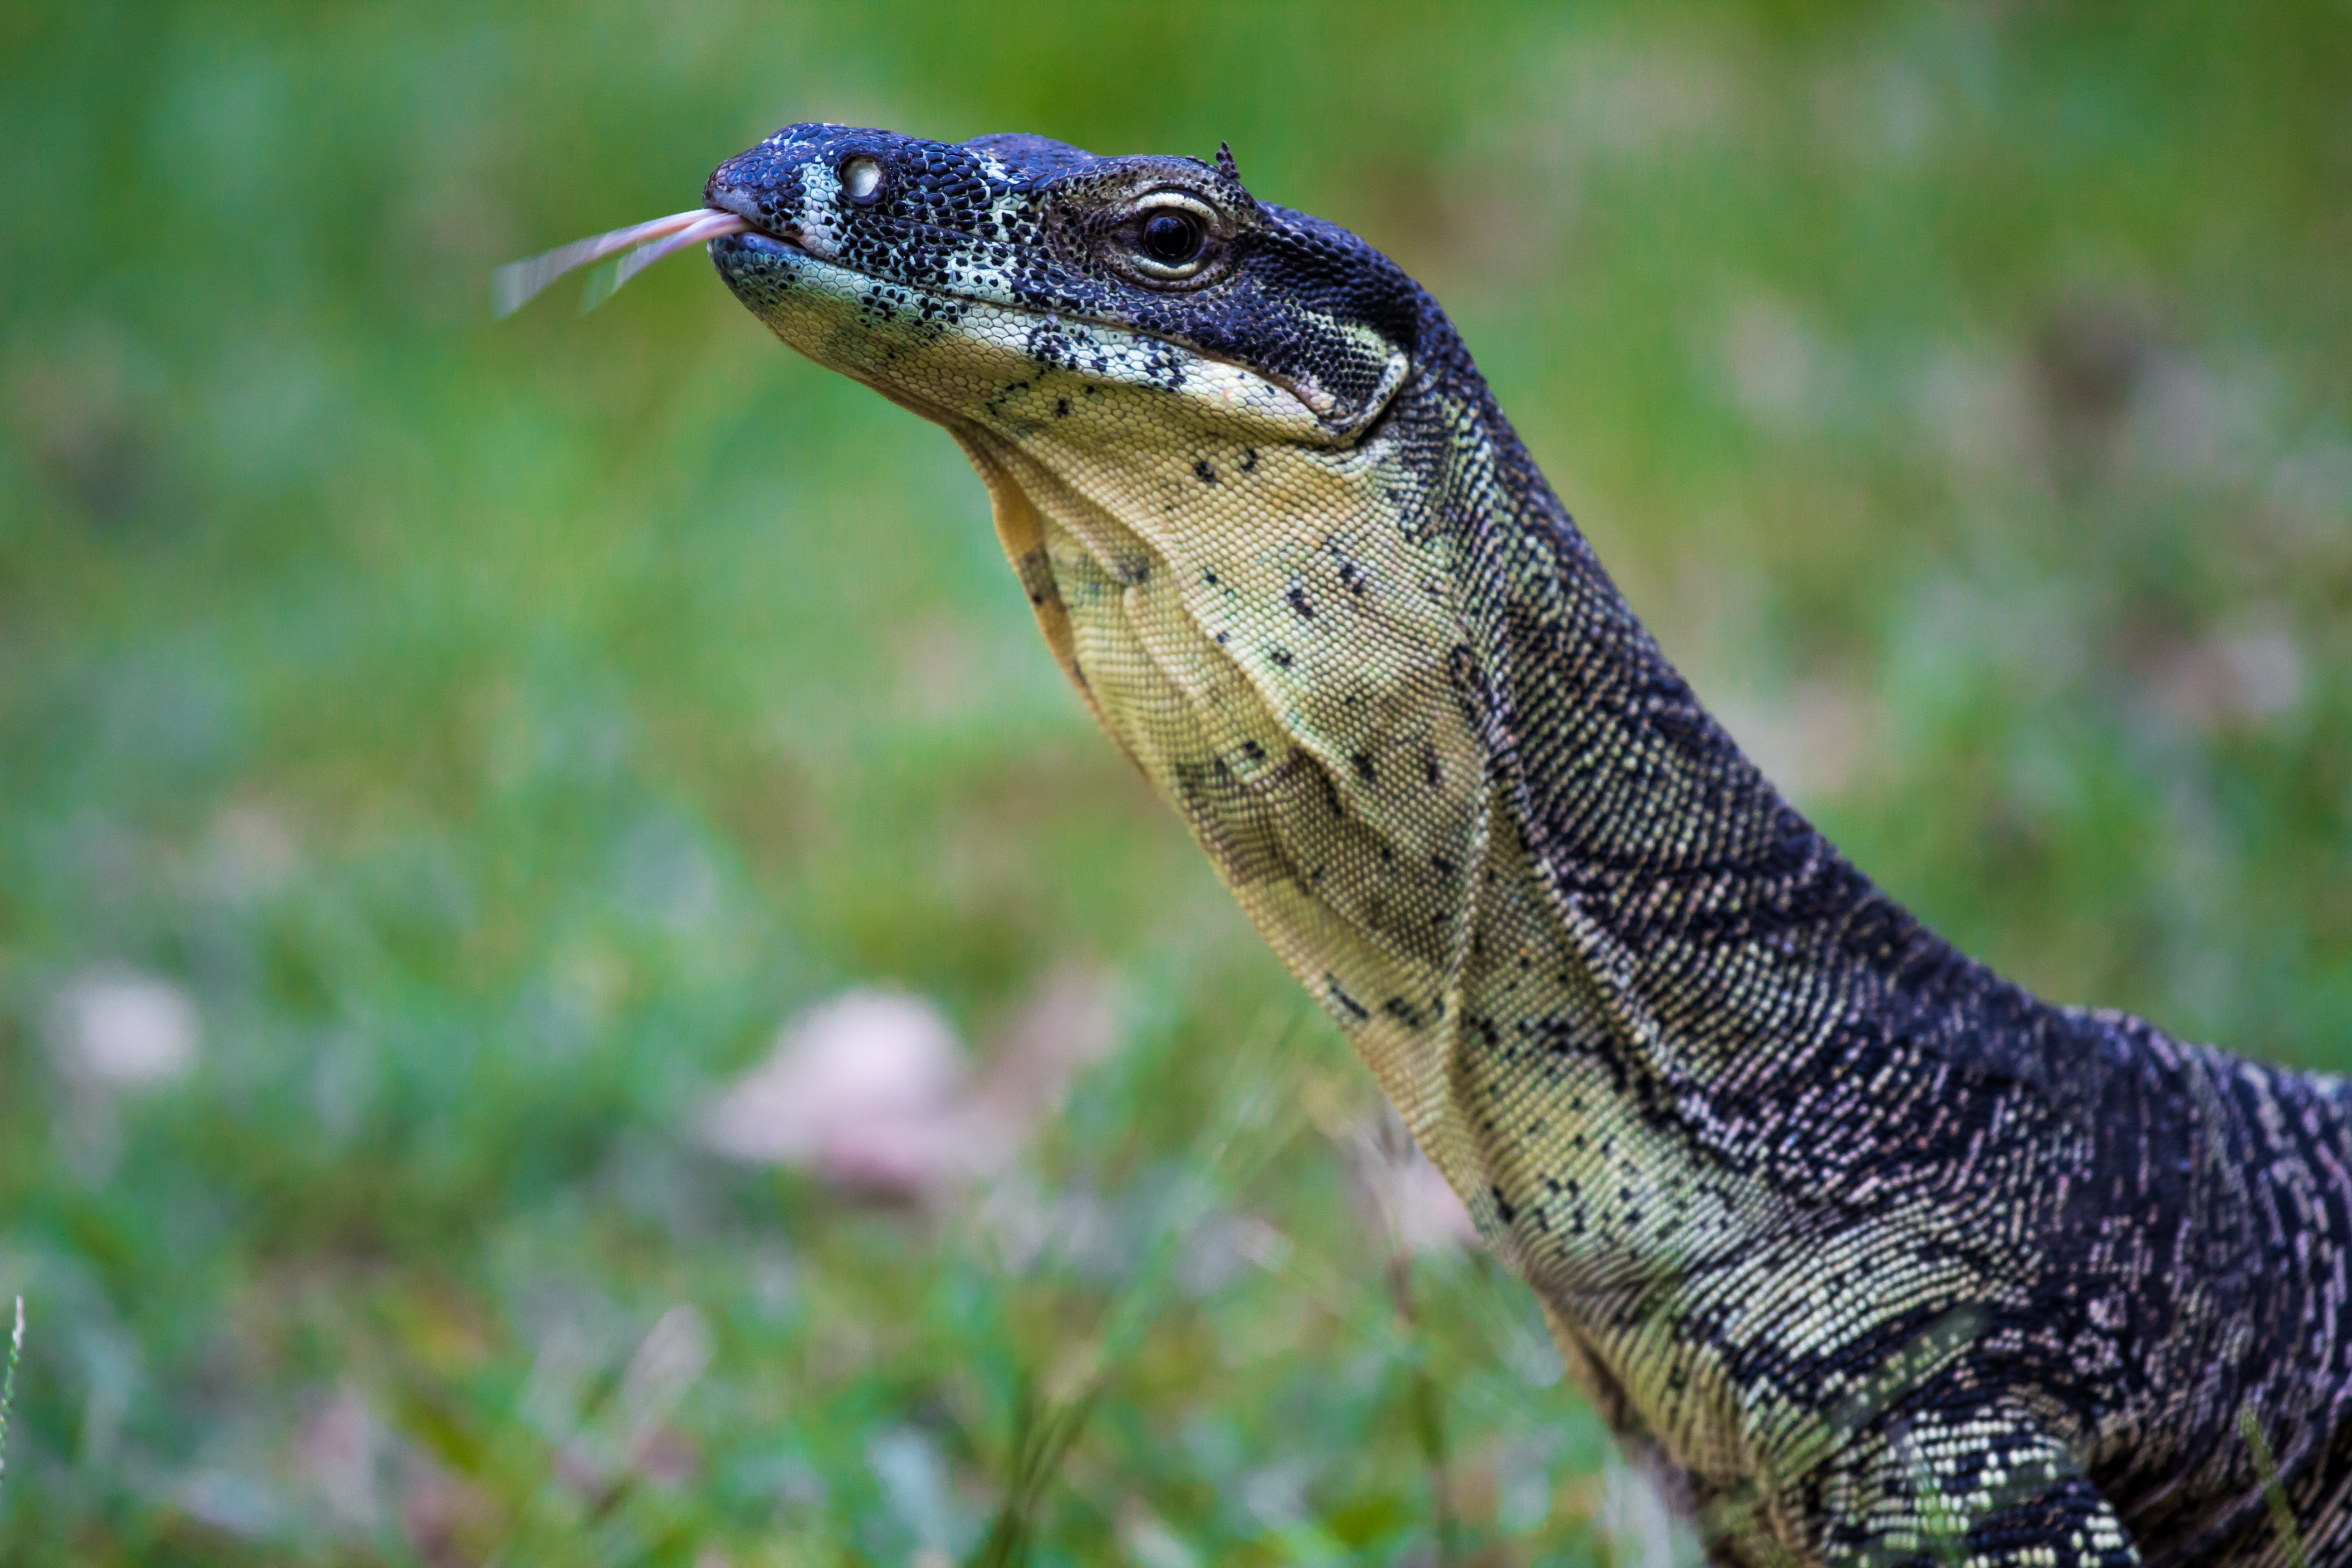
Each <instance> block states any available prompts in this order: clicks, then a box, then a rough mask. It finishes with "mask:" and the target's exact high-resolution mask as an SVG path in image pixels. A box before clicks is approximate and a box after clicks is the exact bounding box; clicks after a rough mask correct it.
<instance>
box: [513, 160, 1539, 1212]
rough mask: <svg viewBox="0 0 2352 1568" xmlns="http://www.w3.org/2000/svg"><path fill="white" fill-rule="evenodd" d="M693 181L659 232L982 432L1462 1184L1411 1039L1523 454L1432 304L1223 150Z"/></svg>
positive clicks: (935, 163) (1452, 854) (1138, 759)
mask: <svg viewBox="0 0 2352 1568" xmlns="http://www.w3.org/2000/svg"><path fill="white" fill-rule="evenodd" d="M704 201H705V204H706V205H705V207H704V208H703V209H702V211H701V212H700V213H698V214H681V215H679V216H677V217H676V218H673V219H665V220H659V224H660V225H666V226H668V227H664V228H663V229H662V232H664V233H670V232H671V230H672V229H673V228H674V229H675V233H674V234H673V235H672V239H671V240H670V241H667V242H665V243H669V244H676V243H685V242H688V241H690V240H693V239H701V238H707V239H708V240H709V247H710V255H711V258H712V260H713V261H714V263H715V264H716V265H717V267H718V269H719V275H720V276H721V277H722V278H723V279H726V281H727V283H728V284H729V286H730V288H732V289H734V291H735V293H736V295H737V297H738V298H740V300H742V301H743V303H744V304H745V305H747V306H748V307H749V308H750V309H751V310H752V312H753V313H754V314H756V315H757V316H758V317H759V318H760V319H761V321H764V322H765V323H766V324H767V325H768V326H769V327H770V328H771V329H772V331H774V332H775V333H776V335H777V336H778V337H780V338H782V340H783V341H784V342H786V343H787V344H789V345H791V346H792V347H793V348H794V349H797V350H799V351H800V352H801V353H803V354H805V355H807V356H808V357H809V358H811V359H813V360H814V361H816V362H817V363H820V364H822V365H824V366H827V367H828V368H831V369H833V370H836V371H839V372H841V373H842V374H846V375H848V376H851V377H853V378H855V379H856V380H858V381H860V382H863V383H865V384H867V385H869V386H871V387H873V388H875V389H876V390H877V391H879V392H880V393H882V394H883V395H885V396H887V397H889V398H891V399H892V400H894V401H896V402H898V403H899V404H901V405H904V406H906V407H908V408H909V409H912V410H913V411H915V412H916V413H919V414H920V415H922V416H925V417H927V418H929V419H931V420H933V421H935V422H936V423H938V424H940V425H941V426H944V427H946V428H947V429H948V430H949V431H950V433H951V434H952V435H953V436H954V437H956V439H957V440H958V441H959V442H960V443H961V445H962V447H963V448H964V451H965V452H966V454H967V455H968V456H969V457H970V458H971V461H972V463H973V466H974V467H975V468H978V469H979V471H980V474H981V477H982V480H983V481H984V482H985V483H986V484H987V486H988V489H989V491H990V496H991V499H992V502H993V505H994V514H995V522H996V529H997V532H998V536H999V538H1000V541H1001V542H1002V543H1003V546H1004V550H1005V553H1006V555H1007V556H1008V557H1009V558H1010V559H1011V561H1012V563H1013V566H1014V568H1015V571H1016V573H1017V574H1018V576H1019V578H1020V581H1021V584H1022V586H1023V588H1024V590H1025V592H1026V593H1027V595H1028V597H1029V600H1030V603H1031V605H1032V607H1033V609H1034V612H1035V615H1036V617H1037V621H1038V625H1039V626H1040V628H1041V629H1042V630H1043V631H1044V632H1045V637H1046V640H1047V642H1048V643H1049V644H1050V645H1051V646H1052V647H1053V649H1054V651H1055V656H1056V657H1057V658H1059V659H1060V661H1061V663H1062V666H1063V668H1064V669H1065V671H1066V673H1067V674H1068V676H1069V677H1070V679H1072V681H1073V683H1074V684H1075V685H1076V687H1077V689H1078V690H1079V691H1080V693H1081V694H1082V696H1083V697H1084V698H1085V700H1086V701H1087V704H1088V706H1089V707H1090V708H1091V709H1092V710H1093V712H1094V715H1095V717H1096V719H1097V721H1099V722H1100V723H1101V725H1102V727H1103V729H1104V730H1105V731H1107V732H1108V734H1109V735H1110V736H1111V738H1112V739H1113V740H1114V741H1116V742H1118V744H1119V745H1120V747H1121V748H1122V749H1124V750H1125V751H1126V752H1127V753H1128V755H1129V757H1130V758H1131V759H1133V761H1134V762H1135V763H1136V764H1137V766H1138V767H1139V769H1140V770H1141V771H1142V773H1144V775H1145V776H1146V777H1147V778H1148V779H1149V780H1150V782H1151V784H1153V785H1154V786H1155V787H1156V788H1157V789H1158V790H1159V791H1160V794H1161V795H1164V796H1166V797H1167V798H1168V799H1169V800H1170V802H1171V804H1173V805H1175V806H1176V807H1177V809H1178V810H1179V811H1180V812H1181V814H1182V815H1183V816H1184V817H1185V819H1186V821H1187V823H1188V825H1189V826H1191V827H1192V832H1193V834H1194V836H1195V837H1197V838H1198V839H1199V840H1200V842H1201V844H1202V847H1203V848H1205V849H1206V850H1207V851H1208V853H1209V855H1210V857H1211V858H1212V859H1213V861H1214V862H1215V864H1216V866H1217V868H1218V870H1219V872H1220V874H1221V875H1222V876H1223V879H1224V880H1225V882H1226V883H1227V885H1228V886H1230V887H1231V888H1232V889H1234V893H1235V894H1236V896H1237V897H1238V898H1239V899H1240V900H1241V902H1242V904H1243V907H1244V909H1245V910H1247V911H1248V913H1249V915H1250V917H1251V919H1252V920H1253V921H1255V923H1256V924H1257V926H1258V928H1259V929H1260V931H1263V932H1264V933H1265V935H1266V937H1267V938H1268V939H1269V940H1270V941H1271V942H1272V943H1273V944H1274V946H1275V948H1276V951H1277V952H1280V953H1281V955H1282V956H1283V958H1284V959H1285V961H1286V963H1288V964H1289V965H1290V967H1291V969H1292V970H1293V972H1294V973H1297V975H1298V977H1299V978H1300V979H1301V980H1302V981H1303V982H1305V983H1306V984H1307V986H1308V988H1309V989H1310V990H1311V991H1313V992H1314V993H1315V994H1317V995H1318V997H1320V998H1321V999H1322V1001H1323V1002H1324V1005H1326V1007H1327V1008H1328V1009H1329V1010H1330V1011H1331V1012H1332V1013H1333V1015H1334V1016H1336V1017H1338V1018H1339V1021H1340V1022H1341V1024H1342V1025H1343V1026H1346V1027H1347V1028H1348V1029H1349V1032H1350V1034H1351V1036H1352V1037H1354V1038H1355V1040H1356V1041H1357V1044H1358V1045H1359V1047H1360V1048H1361V1049H1363V1050H1364V1052H1365V1054H1366V1056H1367V1058H1369V1059H1370V1061H1371V1062H1372V1064H1373V1066H1374V1068H1375V1069H1376V1071H1377V1072H1378V1073H1379V1075H1380V1076H1381V1080H1382V1082H1383V1085H1384V1086H1385V1087H1386V1088H1387V1089H1388V1090H1389V1092H1390V1095H1391V1099H1392V1100H1395V1101H1396V1102H1397V1104H1398V1105H1399V1106H1400V1107H1402V1109H1403V1110H1404V1111H1405V1115H1406V1120H1407V1122H1408V1124H1410V1125H1412V1127H1413V1128H1414V1129H1415V1131H1416V1133H1417V1134H1418V1135H1421V1136H1423V1138H1424V1140H1425V1142H1427V1143H1428V1146H1430V1147H1432V1148H1433V1150H1435V1151H1437V1152H1438V1155H1439V1158H1440V1161H1441V1163H1444V1164H1446V1166H1447V1168H1448V1170H1449V1173H1453V1174H1454V1175H1455V1176H1456V1177H1457V1179H1458V1180H1459V1181H1463V1182H1466V1181H1467V1180H1468V1177H1467V1175H1466V1174H1465V1173H1466V1172H1467V1171H1468V1170H1469V1168H1470V1167H1469V1166H1468V1165H1467V1164H1466V1163H1464V1161H1465V1158H1466V1156H1464V1157H1456V1156H1455V1155H1454V1154H1449V1153H1448V1152H1447V1151H1456V1152H1458V1151H1459V1150H1461V1149H1463V1148H1465V1147H1466V1144H1465V1142H1463V1139H1462V1137H1461V1136H1457V1135H1456V1134H1454V1133H1443V1134H1440V1133H1439V1132H1437V1131H1436V1129H1437V1127H1438V1125H1439V1121H1442V1120H1443V1119H1444V1117H1446V1116H1449V1115H1451V1112H1450V1111H1448V1110H1446V1109H1445V1108H1446V1107H1447V1106H1448V1105H1449V1104H1450V1103H1451V1102H1450V1100H1448V1098H1447V1090H1446V1089H1445V1087H1444V1079H1443V1071H1444V1068H1443V1063H1444V1059H1445V1058H1444V1053H1443V1052H1442V1051H1440V1050H1439V1049H1437V1048H1435V1047H1431V1046H1429V1045H1427V1044H1426V1042H1427V1041H1428V1040H1429V1039H1431V1038H1433V1031H1436V1032H1442V1031H1444V1029H1448V1028H1451V1027H1452V1026H1453V1025H1452V1024H1451V1023H1450V1022H1449V1020H1450V1019H1452V1018H1453V1017H1454V1016H1455V1015H1454V1012H1453V1011H1451V1010H1450V1009H1449V1005H1448V1003H1447V1001H1446V997H1447V995H1448V994H1449V993H1450V992H1451V991H1453V990H1454V988H1455V983H1456V979H1457V977H1458V976H1459V974H1460V973H1463V969H1462V966H1463V964H1464V963H1465V954H1466V952H1467V951H1468V943H1469V936H1468V933H1469V931H1471V929H1472V921H1474V920H1475V918H1476V916H1475V909H1474V905H1475V902H1476V896H1475V894H1474V892H1473V891H1472V889H1474V887H1475V885H1476V880H1475V879H1478V878H1479V877H1480V876H1481V872H1480V869H1479V868H1480V866H1481V863H1482V861H1483V858H1484V856H1485V846H1486V844H1487V842H1488V840H1489V837H1490V836H1489V834H1488V832H1487V827H1486V824H1487V822H1488V815H1487V813H1488V806H1489V802H1490V796H1489V794H1488V786H1489V782H1490V773H1489V757H1488V753H1487V751H1486V746H1485V744H1484V742H1483V740H1482V738H1481V735H1480V733H1479V728H1478V726H1479V720H1478V719H1477V717H1476V715H1475V711H1474V710H1475V703H1474V702H1471V701H1469V700H1466V699H1465V690H1464V682H1465V673H1464V672H1465V657H1464V647H1465V639H1467V638H1469V637H1472V636H1473V633H1472V632H1471V630H1470V627H1469V623H1470V620H1471V619H1472V612H1473V610H1474V609H1475V606H1474V605H1471V604H1470V603H1469V601H1470V600H1471V599H1472V598H1474V597H1475V595H1473V593H1472V591H1471V587H1470V578H1469V574H1466V573H1465V571H1463V570H1462V569H1461V568H1460V566H1459V563H1458V555H1459V552H1460V550H1461V549H1462V548H1463V544H1462V542H1463V540H1464V539H1465V537H1467V533H1468V531H1469V529H1470V526H1471V525H1470V523H1469V522H1468V521H1466V520H1467V519H1469V518H1470V516H1471V515H1472V513H1473V511H1474V510H1475V498H1476V497H1477V496H1479V495H1483V494H1486V493H1488V492H1490V491H1491V490H1492V489H1493V484H1492V479H1493V476H1494V475H1495V474H1496V471H1497V469H1498V468H1499V467H1500V466H1501V459H1499V458H1498V457H1497V453H1498V452H1505V451H1516V449H1517V448H1516V446H1515V445H1513V444H1511V443H1509V442H1508V441H1507V439H1505V440H1503V441H1502V442H1501V443H1500V445H1497V444H1496V441H1495V440H1494V439H1493V438H1492V436H1491V433H1492V432H1497V431H1499V432H1503V434H1504V435H1505V437H1507V427H1505V426H1501V425H1500V423H1499V416H1492V417H1491V419H1490V418H1489V415H1488V411H1489V410H1490V408H1491V405H1490V404H1487V403H1486V402H1483V401H1482V399H1483V398H1484V385H1483V384H1482V383H1479V382H1477V379H1476V374H1475V370H1472V369H1470V368H1469V361H1468V358H1467V356H1466V355H1465V354H1463V353H1461V350H1460V343H1459V340H1458V339H1456V338H1454V336H1453V334H1452V331H1451V329H1450V327H1448V326H1447V325H1446V324H1445V321H1444V316H1443V315H1442V313H1440V312H1439V311H1438V310H1437V308H1436V306H1435V305H1434V304H1433V302H1432V301H1431V300H1430V299H1429V297H1428V296H1427V295H1426V294H1425V293H1423V291H1422V289H1420V287H1419V286H1418V285H1416V284H1415V283H1413V282H1412V279H1409V278H1407V277H1406V276H1405V275H1404V273H1403V272H1402V270H1401V269H1400V268H1397V267H1396V265H1395V264H1394V263H1392V262H1391V261H1390V260H1389V259H1388V258H1386V257H1384V256H1382V255H1381V254H1380V253H1379V252H1378V251H1377V250H1375V249H1373V248H1372V247H1370V246H1368V245H1366V244H1365V243H1363V242H1362V241H1361V240H1360V239H1358V238H1356V237H1354V236H1352V235H1350V234H1348V233H1347V232H1346V231H1344V230H1342V229H1340V228H1338V227H1337V226H1333V225H1330V224H1328V223H1325V222H1323V221H1321V220H1319V219H1317V218H1312V217H1308V216H1305V215H1304V214H1300V213H1296V212H1291V211H1288V210H1286V209H1284V208H1282V207H1278V206H1276V205H1272V204H1270V203H1267V202H1263V201H1260V200H1258V199H1256V198H1255V197H1254V196H1252V195H1251V194H1250V193H1249V192H1248V191H1247V190H1246V189H1244V186H1243V184H1242V183H1241V180H1240V178H1239V176H1238V174H1236V172H1235V169H1234V162H1233V159H1232V156H1231V154H1230V153H1222V152H1221V153H1220V154H1219V156H1218V158H1217V160H1216V161H1215V162H1213V163H1202V162H1200V161H1198V160H1195V159H1190V158H1173V157H1118V158H1102V157H1097V156H1095V155H1093V154H1091V153H1085V152H1081V151H1080V150H1078V149H1076V148H1075V147H1070V146H1066V145H1065V144H1063V143H1061V142H1051V141H1047V140H1045V139H1044V138H1042V137H1035V136H986V137H981V138H979V139H977V140H974V141H971V142H961V143H956V144H948V143H942V142H926V141H919V140H916V139H914V138H911V137H906V136H898V135H894V134H891V133H889V132H877V131H858V130H851V129H847V128H845V127H842V126H837V125H796V126H792V127H790V128H788V129H786V130H784V131H781V132H777V133H776V134H775V135H774V136H772V137H770V138H769V139H768V140H766V141H765V142H761V143H760V144H759V145H758V146H756V147H753V148H751V150H750V151H748V152H746V153H742V154H740V156H737V157H735V158H731V159H730V160H728V161H727V162H726V163H722V164H720V165H719V169H718V170H717V172H716V173H714V174H712V175H711V176H710V180H709V184H708V186H707V187H706V189H705V191H704ZM631 232H632V233H633V234H634V233H635V232H636V231H631ZM646 232H652V231H651V230H650V229H649V230H646ZM595 243H596V244H602V243H604V242H601V241H600V242H595ZM590 248H591V249H593V245H592V246H591V247H590ZM579 254H582V255H586V254H588V252H587V251H582V252H580V253H579ZM571 255H572V252H569V251H567V252H565V253H563V256H562V258H559V259H568V258H569V257H570V256H571ZM1482 476H1483V478H1482ZM1535 482H1537V483H1538V484H1539V483H1540V481H1539V480H1537V481H1535ZM1481 485H1484V486H1485V487H1486V488H1485V489H1480V488H1479V487H1480V486H1481ZM1465 1190H1468V1189H1467V1188H1466V1187H1465Z"/></svg>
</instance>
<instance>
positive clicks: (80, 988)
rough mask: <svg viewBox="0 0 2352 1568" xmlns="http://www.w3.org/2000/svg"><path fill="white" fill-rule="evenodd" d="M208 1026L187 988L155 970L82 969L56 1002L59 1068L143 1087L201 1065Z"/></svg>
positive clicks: (53, 1044)
mask: <svg viewBox="0 0 2352 1568" xmlns="http://www.w3.org/2000/svg"><path fill="white" fill-rule="evenodd" d="M201 1038H202V1030H201V1027H200V1026H199V1023H198V1020H197V1016H196V1005H195V1003H194V1002H193V1001H192V1000H190V998H189V996H188V994H187V993H186V992H184V991H183V990H181V989H180V988H179V987H178V986H176V985H174V984H172V983H171V982H170V981H168V980H164V979H163V978H161V977H159V976H157V975H152V974H146V973H141V972H139V971H137V970H132V969H125V968H120V967H114V966H108V967H105V968H99V969H90V970H86V971H84V972H83V973H81V974H79V975H77V976H76V977H75V978H74V979H72V980H70V981H68V982H67V983H66V984H65V985H64V986H63V987H62V988H61V989H60V990H59V991H58V994H57V996H56V998H55V999H54V1001H53V1002H52V1003H51V1005H50V1012H49V1048H50V1051H51V1052H52V1053H53V1055H54V1056H55V1058H56V1059H57V1063H58V1070H59V1071H60V1072H62V1073H64V1074H65V1075H66V1076H67V1077H68V1078H69V1079H74V1080H75V1081H77V1082H79V1083H84V1084H89V1085H92V1086H94V1087H98V1088H102V1089H143V1088H146V1087H148V1086H150V1085H153V1084H160V1083H169V1082H170V1081H172V1080H173V1079H176V1078H181V1077H184V1075H185V1074H187V1073H188V1072H189V1070H190V1069H192V1068H194V1066H195V1065H196V1052H197V1047H198V1046H199V1044H200V1042H201Z"/></svg>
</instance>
